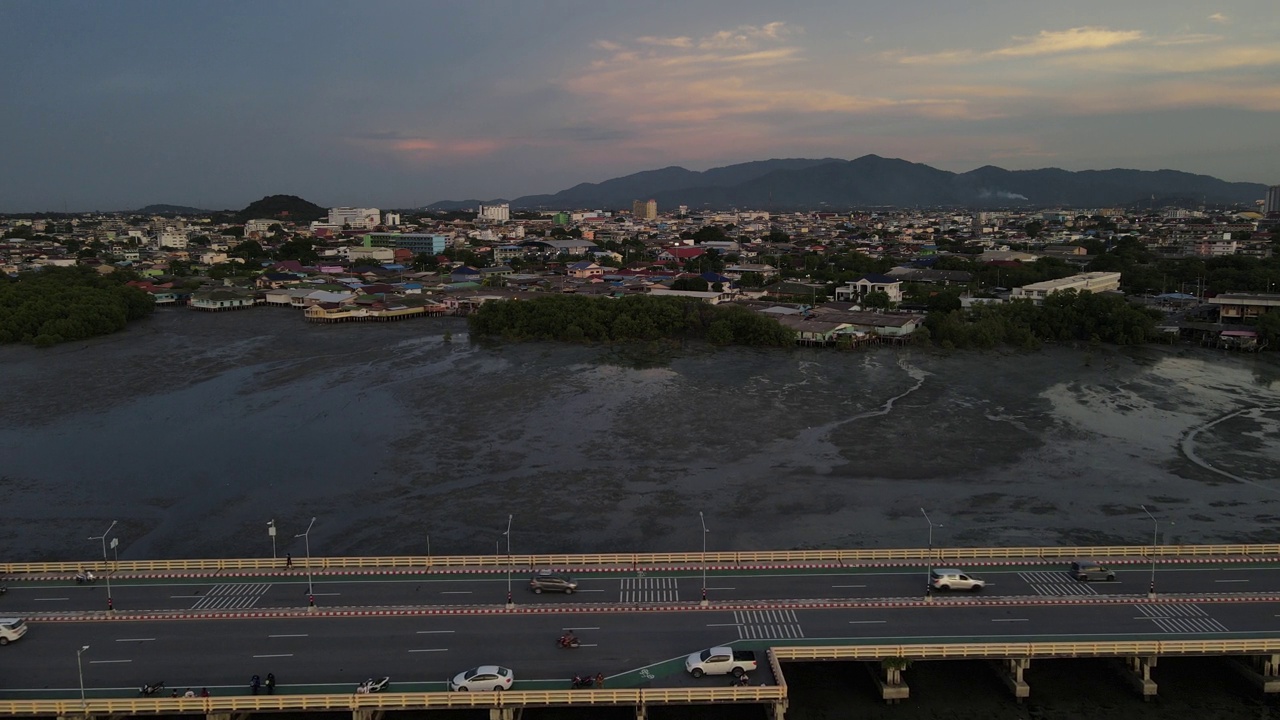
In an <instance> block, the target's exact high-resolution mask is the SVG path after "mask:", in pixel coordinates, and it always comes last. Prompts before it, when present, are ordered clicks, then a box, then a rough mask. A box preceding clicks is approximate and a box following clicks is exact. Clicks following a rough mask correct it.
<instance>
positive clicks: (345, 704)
mask: <svg viewBox="0 0 1280 720" xmlns="http://www.w3.org/2000/svg"><path fill="white" fill-rule="evenodd" d="M785 698H786V690H785V689H784V688H782V687H778V686H776V685H775V686H760V687H716V688H644V689H617V690H608V689H604V690H511V691H507V692H470V693H448V692H436V693H375V694H371V695H354V694H347V695H233V696H226V697H207V698H200V697H197V698H90V699H88V700H85V701H84V702H81V701H80V700H0V715H56V716H59V717H70V716H72V715H78V714H84V713H86V712H87V713H88V714H90V715H117V714H119V715H125V714H128V715H154V714H166V713H206V714H208V713H229V712H257V711H307V710H312V711H318V710H379V709H382V710H391V709H395V710H405V709H419V708H428V709H434V708H442V709H443V708H493V707H552V706H584V705H675V704H680V705H695V704H703V703H724V702H734V703H753V702H770V701H774V700H782V699H785Z"/></svg>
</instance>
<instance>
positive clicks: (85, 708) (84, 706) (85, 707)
mask: <svg viewBox="0 0 1280 720" xmlns="http://www.w3.org/2000/svg"><path fill="white" fill-rule="evenodd" d="M88 649H89V646H88V645H85V646H84V647H82V648H80V649H79V650H77V651H76V674H77V675H79V676H80V711H81V712H83V713H84V716H85V717H89V703H88V701H86V700H85V699H84V664H83V663H81V661H80V656H81V655H83V654H84V651H85V650H88Z"/></svg>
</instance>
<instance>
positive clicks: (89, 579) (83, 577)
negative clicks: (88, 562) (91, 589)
mask: <svg viewBox="0 0 1280 720" xmlns="http://www.w3.org/2000/svg"><path fill="white" fill-rule="evenodd" d="M95 582H98V576H97V575H94V574H93V573H92V572H90V571H88V570H81V571H80V572H78V573H76V584H77V585H80V584H82V583H95Z"/></svg>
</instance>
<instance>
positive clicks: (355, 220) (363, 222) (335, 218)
mask: <svg viewBox="0 0 1280 720" xmlns="http://www.w3.org/2000/svg"><path fill="white" fill-rule="evenodd" d="M381 219H382V213H380V212H379V211H378V208H354V207H336V208H329V222H328V224H329V225H334V226H337V227H350V228H351V229H353V230H372V229H374V228H376V227H378V222H379V221H380V220H381Z"/></svg>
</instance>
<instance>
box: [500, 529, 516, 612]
mask: <svg viewBox="0 0 1280 720" xmlns="http://www.w3.org/2000/svg"><path fill="white" fill-rule="evenodd" d="M502 534H503V535H506V536H507V609H508V610H510V609H511V608H513V607H515V606H516V604H515V602H514V601H513V600H512V598H511V516H510V515H508V516H507V531H506V532H504V533H502Z"/></svg>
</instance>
